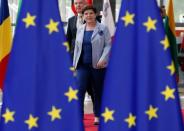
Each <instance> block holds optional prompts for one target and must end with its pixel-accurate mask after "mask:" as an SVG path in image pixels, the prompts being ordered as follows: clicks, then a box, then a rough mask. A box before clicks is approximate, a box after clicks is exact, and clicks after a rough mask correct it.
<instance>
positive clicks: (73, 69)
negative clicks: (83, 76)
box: [70, 66, 77, 77]
mask: <svg viewBox="0 0 184 131" xmlns="http://www.w3.org/2000/svg"><path fill="white" fill-rule="evenodd" d="M70 71H72V72H73V76H74V77H75V76H77V72H76V70H75V68H74V67H73V66H72V67H70Z"/></svg>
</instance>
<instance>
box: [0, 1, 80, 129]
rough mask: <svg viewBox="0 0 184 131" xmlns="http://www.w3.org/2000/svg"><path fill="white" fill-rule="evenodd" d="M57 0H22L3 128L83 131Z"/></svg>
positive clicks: (5, 102)
mask: <svg viewBox="0 0 184 131" xmlns="http://www.w3.org/2000/svg"><path fill="white" fill-rule="evenodd" d="M68 51H69V47H68V43H67V42H66V39H65V36H64V31H63V25H62V22H61V20H60V14H59V9H58V1H57V0H46V1H45V0H30V1H22V6H21V10H20V14H19V17H18V24H17V26H16V31H15V36H14V42H13V48H12V52H11V54H10V61H9V64H8V70H7V74H6V80H5V83H4V89H5V90H4V95H3V109H2V112H1V120H0V130H1V131H26V130H32V131H83V124H82V118H81V116H80V111H79V102H78V94H77V93H78V89H77V87H76V86H75V81H74V77H73V70H72V68H71V62H70V55H69V53H68Z"/></svg>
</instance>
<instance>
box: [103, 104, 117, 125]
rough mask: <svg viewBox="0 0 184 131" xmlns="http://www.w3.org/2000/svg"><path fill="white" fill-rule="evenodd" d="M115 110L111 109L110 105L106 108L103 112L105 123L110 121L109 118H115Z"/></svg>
mask: <svg viewBox="0 0 184 131" xmlns="http://www.w3.org/2000/svg"><path fill="white" fill-rule="evenodd" d="M114 112H115V111H114V110H109V108H108V107H106V108H105V112H104V113H102V116H103V117H104V121H105V123H106V122H108V121H109V120H112V121H113V120H114V117H113V114H114Z"/></svg>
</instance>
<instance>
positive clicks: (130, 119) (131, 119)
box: [125, 113, 136, 128]
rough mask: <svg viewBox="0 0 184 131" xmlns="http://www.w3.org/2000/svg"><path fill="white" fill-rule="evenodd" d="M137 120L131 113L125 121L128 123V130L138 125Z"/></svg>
mask: <svg viewBox="0 0 184 131" xmlns="http://www.w3.org/2000/svg"><path fill="white" fill-rule="evenodd" d="M135 119H136V116H133V115H132V113H129V116H128V118H126V119H125V122H127V123H128V128H131V127H133V126H135V125H136V123H135Z"/></svg>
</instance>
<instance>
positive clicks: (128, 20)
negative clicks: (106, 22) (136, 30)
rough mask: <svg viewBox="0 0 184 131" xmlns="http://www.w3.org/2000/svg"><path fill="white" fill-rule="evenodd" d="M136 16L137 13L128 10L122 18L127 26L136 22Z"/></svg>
mask: <svg viewBox="0 0 184 131" xmlns="http://www.w3.org/2000/svg"><path fill="white" fill-rule="evenodd" d="M134 16H135V14H130V13H129V12H128V11H126V15H125V16H123V17H122V18H121V19H122V20H123V21H124V22H125V26H128V25H129V24H132V25H133V24H134V20H133V18H134Z"/></svg>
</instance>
